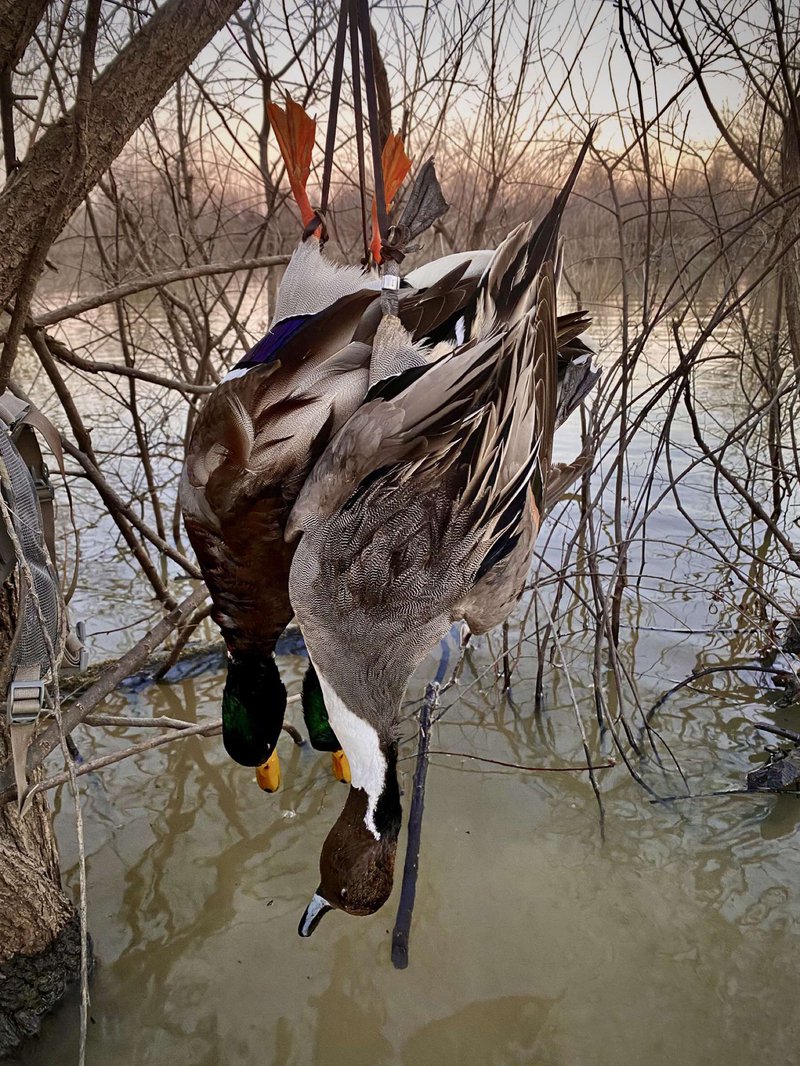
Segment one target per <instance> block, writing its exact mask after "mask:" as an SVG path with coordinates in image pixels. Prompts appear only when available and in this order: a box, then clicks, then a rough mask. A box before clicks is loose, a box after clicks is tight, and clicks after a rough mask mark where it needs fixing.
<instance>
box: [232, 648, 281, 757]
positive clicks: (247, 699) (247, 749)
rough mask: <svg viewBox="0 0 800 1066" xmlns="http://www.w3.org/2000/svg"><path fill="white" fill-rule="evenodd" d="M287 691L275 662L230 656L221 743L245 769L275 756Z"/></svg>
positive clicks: (251, 657)
mask: <svg viewBox="0 0 800 1066" xmlns="http://www.w3.org/2000/svg"><path fill="white" fill-rule="evenodd" d="M285 711H286V689H285V688H284V686H283V682H282V681H281V678H280V674H279V673H278V666H277V664H276V662H275V659H274V658H273V657H272V656H271V655H269V656H261V655H241V656H239V655H230V656H229V658H228V676H227V678H226V680H225V691H224V692H223V694H222V741H223V743H224V745H225V750H226V751H227V753H228V754H229V755H230V757H231V758H232V759H233V760H234V761H235V762H238V763H241V765H242V766H260V765H261V763H263V762H266V760H267V759H268V758H269V757H270V755H272V753H273V751H274V750H275V745H276V744H277V743H278V737H279V736H280V733H281V727H282V726H283V716H284V713H285Z"/></svg>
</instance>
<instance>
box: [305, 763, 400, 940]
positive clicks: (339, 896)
mask: <svg viewBox="0 0 800 1066" xmlns="http://www.w3.org/2000/svg"><path fill="white" fill-rule="evenodd" d="M395 760H396V755H395V754H394V753H392V758H391V765H390V767H389V772H388V773H387V775H386V786H385V788H384V791H383V793H382V794H381V797H380V799H379V800H378V803H377V805H376V808H375V810H374V812H372V815H371V817H368V814H369V813H370V812H369V811H368V806H369V804H368V798H367V794H366V792H364V791H363V789H360V788H351V789H350V792H349V794H348V797H347V802H346V803H345V805H344V810H343V811H342V813H341V814H340V815H339V818H338V819H337V821H336V824H335V825H334V826H333V828H332V829H331V831H330V833H328V836H327V838H326V840H325V843H324V844H323V845H322V853H321V855H320V860H319V869H320V885H319V888H318V889H317V891H316V893H315V894H314V897H313V899H312V900H311V902H310V903H309V905H308V906H307V907H306V909H305V912H304V914H303V917H302V918H301V919H300V925H299V926H298V930H297V931H298V933H299V934H300V936H304V937H305V936H311V934H312V933H313V932H314V930H315V929H316V927H317V926H318V925H319V923H320V921H321V920H322V917H323V916H324V915H325V914H327V912H328V911H330V910H341V911H346V912H347V913H348V914H354V915H360V916H363V915H367V914H374V913H375V911H377V910H379V909H380V908H381V907H382V906H383V905H384V903H385V902H386V900H387V899H388V898H389V895H390V894H391V891H392V883H393V880H394V861H395V855H396V853H397V837H398V834H399V832H400V821H401V814H402V810H401V807H400V791H399V788H398V785H397V775H396V771H395V765H394V764H395ZM372 826H374V829H375V832H373V831H372Z"/></svg>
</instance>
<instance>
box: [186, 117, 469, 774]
mask: <svg viewBox="0 0 800 1066" xmlns="http://www.w3.org/2000/svg"><path fill="white" fill-rule="evenodd" d="M270 113H271V117H272V122H273V128H274V129H275V130H276V133H277V134H278V139H279V143H280V147H281V150H282V153H283V156H284V160H285V162H286V168H287V173H288V176H289V182H290V185H291V188H292V192H293V194H294V197H295V200H296V202H297V204H298V206H299V208H300V212H301V216H302V219H303V223H304V225H305V226H306V235H305V237H304V239H303V240H302V241H301V242H300V243H299V245H298V246H297V248H296V250H295V252H294V253H293V255H292V258H291V261H290V263H289V265H288V267H287V269H286V273H285V275H284V277H283V280H282V283H281V286H280V291H279V294H278V298H277V303H276V308H275V313H274V317H273V319H272V323H271V326H270V329H269V332H268V333H267V335H266V336H265V337H264V338H263V339H262V340H260V341H259V342H258V343H257V344H256V345H255V346H254V347H253V348H252V349H251V350H250V351H249V352H248V353H247V354H246V355H245V356H244V357H243V358H242V359H241V360H240V361H239V363H238V364H237V365H236V366H235V367H234V368H233V369H232V370H231V371H230V372H229V373H228V374H227V376H226V377H225V378H224V380H223V381H222V382H221V383H220V385H219V387H218V388H217V389H216V390H215V391H214V393H212V394H211V396H210V397H209V399H208V402H207V403H206V405H205V407H204V408H203V410H202V411H201V413H200V414H199V416H198V418H197V421H196V423H195V426H194V429H193V432H192V435H191V439H190V441H189V444H188V448H187V453H186V459H185V463H184V468H183V472H182V476H181V482H180V503H181V507H182V510H183V518H184V523H185V526H186V530H187V533H188V536H189V539H190V541H191V543H192V546H193V548H194V550H195V553H196V554H197V558H198V561H199V563H200V567H201V570H202V572H203V577H204V578H205V581H206V583H207V585H208V588H209V591H210V593H211V598H212V601H213V613H212V617H213V618H214V621H215V622H216V623H217V625H218V626H219V628H220V630H221V631H222V635H223V637H224V639H225V643H226V646H227V650H228V664H227V677H226V682H225V689H224V693H223V698H222V721H223V741H224V744H225V748H226V750H227V751H228V753H229V754H230V755H231V757H232V758H233V759H235V760H236V761H237V762H239V763H242V764H243V765H246V766H260V765H262V764H264V763H265V762H267V761H268V760H270V759H272V758H273V755H274V752H275V745H276V743H277V740H278V736H279V735H280V730H281V726H282V723H283V717H284V712H285V708H286V690H285V688H284V685H283V683H282V681H281V678H280V675H279V672H278V668H277V665H276V663H275V659H274V655H273V652H274V648H275V644H276V641H277V639H278V637H279V636H280V634H281V633H282V632H283V630H284V628H285V627H286V626H287V625H288V623H289V621H290V620H291V618H292V615H293V610H292V605H291V602H290V599H289V593H288V584H289V570H290V566H291V562H292V556H293V554H294V545H293V544H289V543H287V542H286V541H285V539H284V531H285V527H286V523H287V520H288V517H289V513H290V511H291V509H292V506H293V504H294V502H295V500H296V498H297V495H298V493H299V491H300V489H301V487H302V485H303V483H304V481H305V479H306V477H307V475H308V473H309V471H310V470H311V468H312V466H313V464H314V463H315V462H316V460H317V459H318V458H319V457H320V456H321V454H322V452H323V451H324V449H325V447H326V446H327V444H328V443H329V442H330V440H331V438H332V437H333V435H334V434H335V433H336V432H338V430H339V429H340V428H341V427H342V426H343V425H344V423H345V422H346V421H347V419H348V418H349V417H350V415H351V414H353V412H354V411H355V410H356V409H357V407H358V405H359V403H361V401H362V400H363V398H364V396H365V394H366V392H367V389H368V388H369V387H370V385H371V384H373V383H374V382H376V381H378V380H380V379H382V378H384V377H386V376H387V375H394V374H397V373H399V372H401V371H403V370H405V369H408V368H409V367H412V366H420V365H422V364H424V362H425V358H424V356H423V354H422V353H421V350H420V349H419V348H418V347H414V346H408V347H407V348H406V349H405V350H403V351H398V352H390V351H388V350H387V349H385V348H384V349H382V350H380V351H378V352H377V353H376V352H375V351H374V350H373V339H374V336H375V330H376V328H377V326H378V323H379V322H380V313H379V308H378V307H377V305H376V301H377V299H378V297H379V292H380V280H379V279H378V277H377V275H376V274H375V273H370V272H367V271H364V270H363V269H361V268H354V267H347V266H339V265H337V264H335V263H334V262H333V261H332V260H331V259H330V258H329V257H328V256H326V255H325V253H324V251H323V249H322V247H321V244H320V241H319V240H318V239H317V236H316V231H315V232H313V233H311V234H309V233H308V230H309V229H312V228H313V223H314V220H315V217H316V216H315V214H314V212H313V211H312V209H311V205H310V203H309V199H308V195H307V192H306V187H305V186H306V181H307V179H308V175H309V170H310V162H311V149H312V146H313V143H314V123H313V121H312V120H311V119H310V118H309V117H308V116H307V115H306V114H305V112H304V111H303V110H302V108H300V107H298V106H297V105H296V104H293V103H292V102H291V101H289V100H287V108H286V111H282V110H281V109H280V108H277V107H275V106H274V105H273V106H272V107H271V111H270ZM400 149H402V145H400ZM392 153H393V155H392V158H393V159H394V160H395V170H394V171H392V172H391V173H389V174H388V175H387V180H386V185H387V195H390V196H391V195H394V190H396V187H397V185H398V181H397V175H398V173H399V172H400V170H402V168H403V167H405V163H404V162H402V159H403V158H405V157H403V156H402V152H399V151H398V149H397V145H396V144H393V146H392ZM401 157H402V158H401ZM398 159H399V160H400V163H397V160H398ZM482 273H483V262H482V259H481V253H477V254H476V256H473V257H471V256H469V255H466V256H461V257H459V260H458V262H452V261H450V260H446V261H445V262H444V264H443V265H442V267H441V268H439V269H437V268H436V267H435V265H434V266H432V267H429V268H428V269H427V270H426V272H425V275H424V278H422V280H421V281H420V280H419V279H418V281H417V285H416V287H415V286H414V284H413V283H410V284H407V285H406V287H405V289H404V291H403V293H402V297H401V310H400V315H401V318H402V321H403V322H404V324H405V326H406V328H407V329H408V330H409V331H410V335H411V336H412V337H413V339H414V341H415V343H416V344H417V345H419V344H421V343H425V342H426V340H427V339H430V338H432V337H436V338H437V339H439V337H440V335H441V336H444V335H445V334H446V333H447V329H448V328H450V327H448V323H451V325H452V328H455V324H456V323H457V322H458V321H459V313H460V311H461V310H462V309H463V308H465V307H467V306H468V305H469V304H470V301H471V300H474V298H475V293H476V290H477V287H478V283H479V281H480V278H481V276H482ZM373 305H374V306H373ZM443 330H444V333H443V332H442V331H443ZM304 697H305V698H304V711H305V712H306V718H307V721H308V722H309V729H310V731H311V735H312V741H313V740H314V739H315V737H316V736H317V735H319V736H322V735H323V734H324V729H322V726H319V728H317V725H315V724H314V723H315V722H317V721H318V719H319V715H317V714H315V713H314V711H313V707H312V705H313V704H320V703H321V692H320V690H319V686H318V684H317V683H316V679H315V675H314V674H313V671H312V672H311V674H310V675H309V677H308V678H307V683H306V684H305V685H304ZM309 712H311V713H310V714H309ZM323 712H324V708H323ZM322 725H324V722H323V723H322ZM320 730H322V731H321V732H320ZM320 743H321V744H322V746H323V747H325V741H324V740H321V741H320ZM341 771H342V773H343V774H346V767H345V766H343V765H342V766H341ZM261 780H262V782H263V783H264V784H265V785H266V787H267V788H270V787H271V784H270V783H276V782H277V781H278V780H279V773H278V770H277V765H276V764H275V763H273V764H272V765H271V766H270V767H269V768H268V769H267V770H265V771H264V773H263V774H262V775H261Z"/></svg>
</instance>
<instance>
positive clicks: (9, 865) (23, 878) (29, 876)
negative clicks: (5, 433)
mask: <svg viewBox="0 0 800 1066" xmlns="http://www.w3.org/2000/svg"><path fill="white" fill-rule="evenodd" d="M17 602H18V597H17V587H16V585H15V583H14V582H13V581H11V580H10V581H9V582H7V583H6V585H5V586H3V587H2V588H0V662H3V663H6V662H7V659H8V655H7V652H8V646H9V643H10V635H11V633H12V632H13V628H14V627H13V620H14V619H15V616H16V610H17ZM2 672H3V673H4V674H7V671H6V670H4V671H2ZM7 683H8V678H7V676H4V677H0V689H1V690H2V691H3V692H5V690H6V685H7ZM9 754H10V746H9V739H8V728H7V726H6V722H5V713H3V715H2V717H0V765H2V764H3V763H5V762H6V761H7V760H8V758H9ZM80 959H81V951H80V929H79V922H78V917H77V912H76V910H75V908H74V906H73V905H72V903H71V902H70V900H69V899H68V898H67V897H66V896H65V894H64V892H63V890H62V888H61V877H60V874H59V866H58V849H57V847H56V840H55V836H54V834H53V823H52V819H51V816H50V809H49V807H48V805H47V800H46V799H45V797H44V796H43V795H39V796H37V797H36V798H35V799H34V801H33V803H32V805H31V808H30V810H29V811H28V813H27V814H26V815H25V819H24V821H20V818H19V814H18V813H17V805H16V803H13V802H12V803H7V804H6V805H5V806H2V807H0V1057H3V1056H5V1055H7V1054H8V1053H9V1052H10V1051H12V1050H13V1049H14V1048H15V1047H16V1046H17V1045H18V1044H19V1043H20V1041H21V1040H23V1039H24V1038H25V1037H26V1036H30V1035H31V1034H33V1033H35V1032H36V1031H37V1030H38V1028H39V1022H40V1019H41V1017H42V1015H43V1014H45V1013H47V1011H49V1010H50V1009H51V1008H52V1007H53V1006H54V1005H55V1004H56V1003H58V1001H59V1000H60V999H61V997H62V996H63V995H64V990H65V989H66V987H67V985H68V984H70V982H72V981H74V980H76V979H77V978H78V976H79V974H80Z"/></svg>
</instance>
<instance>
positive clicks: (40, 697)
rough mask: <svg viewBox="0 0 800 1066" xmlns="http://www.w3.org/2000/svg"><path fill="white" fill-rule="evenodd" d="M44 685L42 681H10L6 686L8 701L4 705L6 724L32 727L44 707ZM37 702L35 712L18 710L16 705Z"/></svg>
mask: <svg viewBox="0 0 800 1066" xmlns="http://www.w3.org/2000/svg"><path fill="white" fill-rule="evenodd" d="M44 696H45V684H44V681H12V682H11V684H10V685H9V686H8V700H7V703H6V715H7V717H8V724H9V725H11V726H15V725H33V723H34V722H35V721H36V719H37V718H38V717H39V715H40V714H41V712H42V707H43V706H44ZM31 700H36V701H37V704H38V706H37V708H36V710H30V709H25V710H23V709H22V708H19V707H17V706H16V704H17V703H18V702H19V703H23V702H24V703H29V702H30V701H31Z"/></svg>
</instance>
